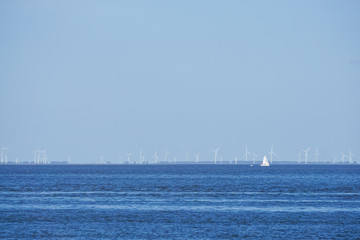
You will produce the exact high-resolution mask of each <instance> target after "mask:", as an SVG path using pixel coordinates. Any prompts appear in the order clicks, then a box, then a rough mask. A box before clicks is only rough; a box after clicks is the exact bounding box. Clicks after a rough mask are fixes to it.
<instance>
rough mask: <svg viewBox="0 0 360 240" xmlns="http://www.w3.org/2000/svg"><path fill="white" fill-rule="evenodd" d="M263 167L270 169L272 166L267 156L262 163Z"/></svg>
mask: <svg viewBox="0 0 360 240" xmlns="http://www.w3.org/2000/svg"><path fill="white" fill-rule="evenodd" d="M260 166H261V167H269V166H270V164H269V161H268V160H267V157H266V155H265V156H264V159H263V161H262V163H261V164H260Z"/></svg>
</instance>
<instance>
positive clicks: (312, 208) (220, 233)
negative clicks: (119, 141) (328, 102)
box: [0, 164, 360, 239]
mask: <svg viewBox="0 0 360 240" xmlns="http://www.w3.org/2000/svg"><path fill="white" fill-rule="evenodd" d="M0 238H2V239H40V238H43V239H360V165H355V164H353V165H350V164H348V165H295V164H294V165H275V164H274V165H272V166H270V167H260V166H253V167H251V166H249V165H234V164H232V165H231V164H226V165H225V164H224V165H220V164H219V165H214V164H213V165H210V164H209V165H206V164H197V165H195V164H188V165H186V164H178V165H175V164H173V165H155V164H151V165H135V164H134V165H12V166H11V165H0Z"/></svg>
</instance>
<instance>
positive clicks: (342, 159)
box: [341, 152, 347, 163]
mask: <svg viewBox="0 0 360 240" xmlns="http://www.w3.org/2000/svg"><path fill="white" fill-rule="evenodd" d="M346 157H347V156H346V155H345V154H344V153H343V152H342V153H341V162H342V163H344V162H345V161H344V160H345V158H346Z"/></svg>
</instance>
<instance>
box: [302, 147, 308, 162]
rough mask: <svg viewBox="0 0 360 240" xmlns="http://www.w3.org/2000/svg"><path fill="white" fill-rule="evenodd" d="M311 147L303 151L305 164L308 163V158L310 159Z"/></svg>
mask: <svg viewBox="0 0 360 240" xmlns="http://www.w3.org/2000/svg"><path fill="white" fill-rule="evenodd" d="M309 150H310V148H308V149H306V150H305V149H303V150H302V151H303V152H304V153H305V164H307V159H308V152H309Z"/></svg>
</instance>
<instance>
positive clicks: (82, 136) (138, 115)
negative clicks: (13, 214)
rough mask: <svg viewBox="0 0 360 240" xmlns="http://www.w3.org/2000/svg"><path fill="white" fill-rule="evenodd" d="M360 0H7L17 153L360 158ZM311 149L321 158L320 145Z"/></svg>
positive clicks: (2, 62)
mask: <svg viewBox="0 0 360 240" xmlns="http://www.w3.org/2000/svg"><path fill="white" fill-rule="evenodd" d="M359 12H360V2H359V1H340V0H339V1H327V0H326V1H5V0H3V1H0V33H1V35H0V110H1V114H0V146H3V145H5V146H8V147H9V148H10V149H9V151H8V155H9V158H10V160H13V159H14V158H16V157H18V158H19V159H20V160H23V161H25V160H31V159H32V152H33V151H34V150H35V149H36V148H46V149H47V152H48V156H49V159H50V160H66V159H67V157H68V156H69V155H71V156H72V159H73V161H74V162H85V161H90V162H93V161H99V156H101V155H103V156H105V160H108V161H115V160H117V157H118V156H119V155H122V156H123V157H124V155H123V154H124V153H125V152H134V153H135V152H136V156H137V155H138V151H139V150H140V149H141V150H143V151H144V153H145V155H146V157H147V158H146V159H147V160H150V156H152V155H153V153H154V151H155V150H157V151H158V152H159V153H160V154H163V152H164V150H165V149H166V150H168V152H170V153H171V155H170V157H171V158H172V157H174V156H177V159H178V160H180V159H184V158H185V156H186V152H189V153H190V156H191V157H192V158H193V156H194V154H195V152H197V151H199V152H200V160H208V159H212V158H213V153H212V152H211V149H212V148H214V147H216V146H220V148H221V150H220V152H219V156H220V155H222V156H223V158H224V159H226V160H227V159H231V160H232V159H233V158H234V157H235V156H236V155H237V156H241V158H243V154H244V148H245V146H248V148H249V150H250V151H255V152H256V153H257V154H258V155H259V156H260V155H262V154H264V153H266V152H268V151H269V150H270V147H271V145H274V150H275V152H276V153H277V154H278V157H277V159H278V160H294V161H296V155H297V153H298V152H299V150H300V149H302V148H305V147H311V148H312V150H311V151H313V150H314V149H315V148H318V149H319V151H320V152H321V153H322V156H321V157H322V158H323V159H324V160H327V159H328V158H329V157H332V156H333V155H339V154H341V152H342V151H343V152H348V150H349V149H350V148H352V151H353V152H354V154H356V155H357V156H358V157H359V159H360V148H359V143H360V127H359V123H360V112H359V103H360V101H359V96H358V95H359V90H360V82H359V81H360V44H359V43H360V31H359V23H360V14H359ZM313 154H314V153H313V152H311V153H310V159H311V158H314V157H313Z"/></svg>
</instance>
